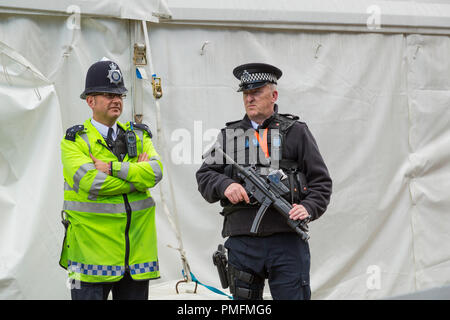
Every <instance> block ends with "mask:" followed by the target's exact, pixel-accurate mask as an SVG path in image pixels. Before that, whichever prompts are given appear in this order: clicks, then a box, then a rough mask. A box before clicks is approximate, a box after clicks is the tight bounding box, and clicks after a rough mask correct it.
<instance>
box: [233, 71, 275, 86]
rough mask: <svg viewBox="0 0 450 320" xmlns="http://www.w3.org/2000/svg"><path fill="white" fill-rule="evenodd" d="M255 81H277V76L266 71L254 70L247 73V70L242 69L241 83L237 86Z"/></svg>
mask: <svg viewBox="0 0 450 320" xmlns="http://www.w3.org/2000/svg"><path fill="white" fill-rule="evenodd" d="M257 82H272V83H275V84H276V83H277V77H276V76H275V75H274V74H273V73H266V72H255V73H249V72H248V71H247V70H244V72H243V73H242V76H241V83H240V84H239V86H241V87H242V86H244V85H246V84H249V83H257Z"/></svg>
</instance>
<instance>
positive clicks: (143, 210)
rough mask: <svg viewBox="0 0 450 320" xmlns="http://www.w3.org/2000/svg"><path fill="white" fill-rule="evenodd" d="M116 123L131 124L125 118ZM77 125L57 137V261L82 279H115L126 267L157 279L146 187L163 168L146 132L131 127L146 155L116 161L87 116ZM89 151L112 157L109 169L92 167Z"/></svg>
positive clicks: (151, 209) (133, 273) (106, 158)
mask: <svg viewBox="0 0 450 320" xmlns="http://www.w3.org/2000/svg"><path fill="white" fill-rule="evenodd" d="M117 125H118V126H120V127H121V128H122V129H124V130H125V131H126V130H130V128H131V125H130V123H129V122H128V123H126V124H121V123H119V122H117ZM77 127H78V128H77V129H76V130H75V131H73V129H72V131H71V133H70V134H69V130H68V133H67V134H66V136H65V138H63V139H62V141H61V159H62V164H63V168H64V172H63V174H64V205H63V211H64V214H65V220H64V223H65V226H66V236H65V237H64V243H63V249H62V253H61V258H60V265H61V266H62V267H63V268H65V269H67V270H68V272H69V277H70V278H74V279H78V280H80V281H84V282H115V281H118V280H120V279H121V278H122V277H123V275H124V274H125V272H126V271H127V272H129V273H130V275H131V277H132V278H133V279H136V280H144V279H152V278H158V277H159V265H158V255H157V242H156V227H155V202H154V200H153V198H152V196H151V194H150V191H149V190H148V188H151V187H154V186H155V185H156V184H157V183H158V182H159V181H160V180H161V178H162V173H163V167H162V164H161V160H160V157H159V155H158V154H157V153H156V151H155V148H154V147H153V144H152V140H151V137H150V134H149V132H147V131H146V130H143V129H142V128H140V129H138V128H136V127H134V128H133V130H134V132H135V133H136V140H137V151H138V156H139V154H141V153H142V152H146V153H147V155H148V156H149V161H148V162H139V163H138V162H137V159H138V156H137V157H134V158H129V157H128V154H127V155H126V156H125V157H124V159H123V161H119V159H118V158H117V157H116V156H115V155H114V154H113V153H112V152H111V151H110V150H109V149H108V148H107V147H106V146H107V144H106V142H105V140H104V138H103V137H102V135H101V134H100V133H99V132H98V130H97V129H96V128H95V127H94V126H93V125H92V124H91V121H90V119H88V120H86V121H85V122H84V128H83V127H82V126H77ZM90 153H91V154H92V155H93V156H94V157H95V158H97V159H99V160H102V161H104V162H107V163H109V162H112V174H111V175H108V174H105V173H103V172H101V171H99V170H97V169H96V168H95V166H94V163H93V160H92V159H91V157H90Z"/></svg>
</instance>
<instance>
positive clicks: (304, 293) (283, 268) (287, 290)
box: [225, 233, 311, 300]
mask: <svg viewBox="0 0 450 320" xmlns="http://www.w3.org/2000/svg"><path fill="white" fill-rule="evenodd" d="M225 247H226V248H227V249H228V263H229V264H230V265H232V266H233V267H234V268H235V269H237V270H240V271H244V272H248V273H251V274H252V275H254V280H253V282H252V283H251V284H248V283H246V282H243V281H241V280H238V279H236V280H235V281H236V282H235V286H236V287H241V288H246V289H251V290H254V291H262V290H263V289H264V282H265V279H266V278H267V279H268V284H269V288H270V293H271V295H272V298H273V299H274V300H309V299H311V289H310V285H309V272H310V264H311V263H310V252H309V245H308V242H306V241H303V240H302V239H301V238H300V237H299V236H298V235H297V234H296V233H277V234H273V235H270V236H265V237H254V236H231V237H229V238H228V239H227V240H226V242H225ZM235 298H236V299H239V297H235Z"/></svg>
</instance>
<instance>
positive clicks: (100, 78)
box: [80, 60, 128, 99]
mask: <svg viewBox="0 0 450 320" xmlns="http://www.w3.org/2000/svg"><path fill="white" fill-rule="evenodd" d="M127 92H128V90H127V88H125V83H124V81H123V75H122V72H121V71H120V68H119V66H118V65H117V63H115V62H113V61H109V60H107V61H98V62H96V63H94V64H93V65H91V66H90V67H89V70H88V71H87V73H86V84H85V89H84V91H83V93H81V95H80V98H81V99H86V97H87V96H88V95H90V94H93V93H116V94H126V93H127Z"/></svg>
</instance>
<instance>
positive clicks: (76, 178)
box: [73, 162, 96, 192]
mask: <svg viewBox="0 0 450 320" xmlns="http://www.w3.org/2000/svg"><path fill="white" fill-rule="evenodd" d="M89 170H96V168H95V165H94V164H93V163H90V162H89V163H85V164H83V165H81V166H80V167H79V168H78V170H77V171H76V172H75V174H74V175H73V190H75V191H76V192H78V190H79V188H80V181H81V179H82V178H83V177H84V175H85V174H86V173H87V172H88V171H89Z"/></svg>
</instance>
